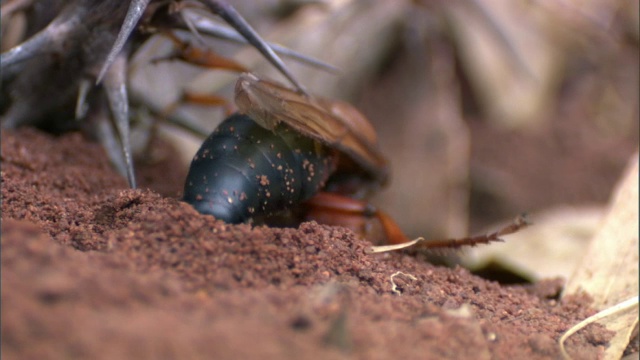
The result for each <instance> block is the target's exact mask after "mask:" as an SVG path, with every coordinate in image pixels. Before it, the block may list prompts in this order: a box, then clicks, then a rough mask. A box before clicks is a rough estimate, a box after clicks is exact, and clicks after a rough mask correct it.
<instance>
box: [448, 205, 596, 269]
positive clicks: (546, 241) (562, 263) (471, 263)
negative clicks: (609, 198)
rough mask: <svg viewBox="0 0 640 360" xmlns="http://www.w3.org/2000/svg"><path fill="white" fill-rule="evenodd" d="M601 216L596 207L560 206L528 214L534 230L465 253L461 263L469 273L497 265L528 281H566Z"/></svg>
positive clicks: (527, 230)
mask: <svg viewBox="0 0 640 360" xmlns="http://www.w3.org/2000/svg"><path fill="white" fill-rule="evenodd" d="M603 215H604V209H603V208H602V207H599V206H583V207H570V206H562V207H558V208H553V209H549V210H546V211H544V212H542V213H537V214H531V215H530V216H529V219H530V220H531V221H532V222H533V225H534V226H530V227H529V228H527V229H526V230H524V231H521V232H518V233H516V234H513V235H510V236H509V237H508V238H507V239H505V240H506V241H505V242H504V243H497V244H493V245H491V246H479V247H475V248H472V249H468V250H467V251H465V252H464V254H462V255H461V261H462V263H463V264H464V266H465V267H467V268H469V269H471V270H479V269H482V268H483V267H486V266H489V265H497V266H499V267H500V268H503V269H505V270H508V271H511V272H513V273H515V274H518V275H519V276H521V277H523V278H526V279H528V280H530V281H537V280H541V279H544V278H554V277H562V278H564V279H568V278H569V277H570V276H571V275H572V274H573V272H574V270H575V268H576V266H577V265H578V262H579V261H580V259H582V255H583V254H584V253H585V251H586V248H587V246H588V244H589V241H590V240H591V238H592V237H593V235H594V234H595V233H596V231H597V229H598V226H599V224H601V222H602V218H603ZM496 227H497V226H492V227H490V228H496Z"/></svg>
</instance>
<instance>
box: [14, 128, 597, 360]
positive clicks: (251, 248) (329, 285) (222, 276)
mask: <svg viewBox="0 0 640 360" xmlns="http://www.w3.org/2000/svg"><path fill="white" fill-rule="evenodd" d="M158 161H159V163H156V164H155V165H153V164H152V165H151V166H146V170H144V171H147V172H153V171H156V173H157V172H158V171H157V169H163V168H164V169H167V168H170V167H171V166H174V165H171V163H170V162H169V163H168V162H167V161H168V160H167V159H163V158H162V156H160V157H159V160H158ZM154 169H155V170H154ZM144 171H143V172H144ZM165 172H166V171H165ZM181 172H182V170H181V169H177V170H176V174H173V175H172V174H166V173H165V174H163V175H164V180H165V181H164V184H172V182H174V180H175V181H179V178H180V176H182V173H181ZM174 176H175V179H174V178H173V177H174ZM140 178H141V179H143V184H144V181H145V180H144V179H147V180H150V179H153V178H154V176H152V175H145V174H140ZM172 179H174V180H172ZM146 184H147V186H148V185H149V183H148V182H147V183H146ZM152 185H153V184H152ZM164 186H166V187H165V188H164V189H163V190H160V191H161V192H162V193H164V194H169V195H171V194H174V196H175V193H176V192H178V191H179V185H176V184H174V185H164ZM176 186H178V187H177V190H176ZM369 245H370V244H369V243H368V242H367V241H364V240H361V239H358V238H356V237H355V236H354V235H353V234H352V233H351V232H349V231H346V230H344V229H341V228H334V227H328V226H321V225H318V224H316V223H304V224H302V225H301V226H300V227H299V228H298V229H270V228H265V227H256V228H252V227H251V226H249V225H239V226H230V225H225V224H224V223H222V222H219V221H216V220H214V218H213V217H211V216H203V215H200V214H198V213H197V212H196V211H194V210H193V209H192V208H191V207H190V206H189V205H187V204H184V203H181V202H180V201H178V200H176V199H175V198H174V197H172V196H163V195H159V193H158V192H154V191H151V190H128V189H127V186H126V182H125V181H124V179H122V178H121V177H119V176H118V175H117V174H115V173H114V172H113V171H112V170H111V168H110V166H109V164H108V161H107V159H106V157H105V156H104V154H103V152H102V150H101V148H100V146H99V145H97V144H93V143H89V142H87V141H85V140H84V139H83V138H82V136H80V135H78V134H69V135H64V136H62V137H59V138H53V137H51V136H49V135H44V134H42V133H39V132H37V131H35V130H19V131H3V132H2V320H3V321H2V353H3V355H4V357H5V358H6V359H18V358H20V359H23V358H42V359H44V358H47V359H56V358H65V359H67V358H92V359H100V358H104V359H125V358H132V359H133V358H136V359H142V358H181V359H186V358H212V357H215V358H216V359H248V358H254V359H256V358H260V359H319V358H321V359H334V358H335V359H346V358H355V359H391V358H397V359H523V358H526V359H554V358H558V356H559V351H558V347H557V344H556V342H557V339H558V338H559V336H560V335H561V334H562V332H563V331H565V330H566V329H568V328H569V327H570V326H571V325H573V324H574V323H576V322H578V321H579V320H581V319H583V318H585V317H586V316H588V315H590V314H592V313H593V311H592V310H591V309H590V308H589V307H588V304H589V302H588V300H587V299H583V298H572V299H566V300H563V301H558V300H557V295H558V293H559V291H560V289H561V286H562V285H561V283H560V282H558V281H554V280H548V281H543V282H540V283H538V284H535V285H533V286H529V287H520V286H513V287H506V286H501V285H499V284H497V283H494V282H490V281H487V280H484V279H481V278H479V277H476V276H473V275H471V274H470V273H469V272H468V271H467V270H465V269H462V268H456V269H448V268H444V267H437V266H433V265H431V264H429V263H427V262H424V261H422V260H419V259H417V258H415V257H412V256H409V255H407V254H402V253H395V254H384V255H365V254H364V252H363V250H364V249H365V248H366V247H367V246H369ZM397 272H402V273H403V274H406V275H402V274H401V275H398V276H396V277H395V278H394V281H395V283H396V284H397V286H398V288H397V293H395V292H394V291H393V290H392V282H391V276H392V275H393V274H395V273H397ZM411 276H412V277H414V278H415V280H412V278H411ZM607 339H608V332H606V331H604V330H603V329H602V328H600V327H597V326H589V327H587V328H586V329H585V330H583V331H581V332H579V333H578V334H577V335H575V336H573V337H572V338H570V339H569V341H568V348H569V352H570V354H572V355H573V356H574V357H575V358H579V359H596V358H598V357H599V354H601V352H602V350H603V348H604V347H605V346H606V344H607Z"/></svg>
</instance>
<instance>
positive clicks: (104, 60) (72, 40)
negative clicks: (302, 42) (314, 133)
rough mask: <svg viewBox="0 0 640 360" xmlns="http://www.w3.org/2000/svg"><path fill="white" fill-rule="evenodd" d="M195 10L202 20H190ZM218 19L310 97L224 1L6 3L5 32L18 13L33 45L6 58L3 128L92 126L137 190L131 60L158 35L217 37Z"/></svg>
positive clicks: (0, 101)
mask: <svg viewBox="0 0 640 360" xmlns="http://www.w3.org/2000/svg"><path fill="white" fill-rule="evenodd" d="M193 10H196V11H199V12H200V14H201V15H199V17H198V18H194V17H192V16H190V14H191V12H190V11H193ZM203 11H205V12H206V13H204V14H203V13H202V12H203ZM214 14H215V15H218V16H220V17H222V18H223V19H224V20H225V21H226V22H227V23H228V24H229V25H231V26H232V27H233V28H234V29H235V30H236V31H237V32H238V33H239V34H240V35H242V37H244V39H246V41H247V42H248V43H250V44H251V45H253V46H254V47H255V48H256V49H258V50H259V51H260V52H261V53H262V54H263V55H264V56H265V57H266V58H267V59H268V60H269V61H270V62H271V63H272V64H273V65H274V66H275V67H276V68H277V69H278V70H279V71H280V72H281V73H282V74H283V75H284V76H285V77H286V78H287V79H288V80H289V81H291V82H292V84H294V86H295V87H296V88H297V89H298V90H299V91H302V92H304V89H303V88H302V86H301V85H300V84H299V83H298V82H297V81H296V79H295V78H294V77H293V76H292V75H291V74H290V73H289V71H288V70H287V68H286V67H285V66H284V64H283V62H282V61H281V60H280V58H279V57H278V55H276V53H275V52H274V51H273V50H272V48H271V46H270V45H269V44H267V43H266V42H264V41H263V40H262V39H261V38H260V36H259V35H258V34H257V33H256V31H254V30H253V29H252V28H251V26H250V25H249V24H248V23H247V22H246V21H245V20H244V19H243V18H242V16H241V15H240V14H238V13H237V11H235V9H234V8H233V7H231V6H230V5H229V4H227V3H225V2H224V1H217V0H200V1H186V0H185V1H161V0H131V1H127V0H105V1H103V0H73V1H59V0H56V1H48V0H47V1H44V0H7V1H4V0H3V1H2V19H3V24H2V26H3V30H6V29H5V27H4V25H5V20H6V19H7V21H6V23H10V21H9V20H11V17H12V16H14V15H15V16H16V17H18V15H22V18H24V19H26V23H27V25H26V30H25V31H24V38H25V39H26V40H24V41H23V42H22V43H19V44H17V45H16V46H14V47H13V48H11V49H9V50H7V51H6V52H3V53H2V54H1V55H0V68H1V69H2V71H1V72H0V73H1V75H0V77H1V81H2V93H0V95H1V96H0V111H2V116H1V120H2V126H3V127H4V128H14V127H18V126H25V125H32V126H38V127H41V128H45V129H48V130H54V131H66V130H69V129H70V128H71V129H76V128H78V127H84V128H86V130H88V132H89V133H91V134H92V135H94V136H96V137H97V138H98V139H99V140H100V141H101V142H102V143H103V145H104V146H105V148H106V150H107V153H108V154H109V157H110V158H111V161H112V162H113V163H114V165H116V168H118V170H119V171H120V172H121V173H123V175H126V176H127V178H128V180H129V184H130V186H131V187H135V186H136V181H135V176H134V168H133V159H132V154H131V145H130V142H129V133H130V125H129V113H130V110H129V96H128V91H127V76H128V62H129V59H130V57H131V55H132V54H133V52H134V51H135V50H136V49H137V48H138V47H139V46H140V44H142V42H143V41H144V40H146V39H147V38H148V37H150V36H151V35H153V34H154V33H157V32H164V31H167V30H173V29H182V30H183V31H191V32H192V33H193V34H195V35H196V37H198V36H200V35H199V32H202V33H205V34H212V35H216V32H215V29H216V28H215V27H212V26H211V25H212V22H211V21H210V20H209V19H207V18H206V16H209V17H211V16H213V15H214ZM202 15H204V16H205V17H204V18H203V16H202ZM205 20H208V21H205ZM5 33H6V32H5V31H3V35H4V34H5ZM74 118H75V119H76V120H83V121H82V122H80V121H74Z"/></svg>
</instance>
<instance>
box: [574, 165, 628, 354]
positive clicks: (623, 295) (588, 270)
mask: <svg viewBox="0 0 640 360" xmlns="http://www.w3.org/2000/svg"><path fill="white" fill-rule="evenodd" d="M638 216H639V211H638V154H636V155H635V156H634V157H633V160H632V161H631V164H630V165H629V167H628V169H627V171H626V172H625V175H624V177H623V180H622V182H621V183H620V184H619V185H618V187H617V188H616V191H615V192H614V196H613V198H612V201H611V207H610V210H609V213H608V214H607V216H606V218H605V220H604V223H603V224H602V227H601V228H600V230H599V231H598V232H597V234H596V236H595V237H594V238H593V240H592V242H591V244H590V245H589V248H588V249H587V252H586V254H585V256H584V257H583V259H582V264H581V265H580V266H579V267H578V269H577V270H576V272H575V273H574V274H573V276H572V277H571V278H570V279H569V282H568V283H567V286H566V288H565V292H564V294H563V295H568V294H576V293H579V292H586V293H587V294H589V295H590V296H591V297H592V298H593V300H594V303H593V306H594V307H595V308H596V309H598V310H604V309H607V308H610V307H613V306H615V305H617V304H619V303H622V302H624V301H626V300H628V299H631V298H634V297H635V298H637V297H638V293H639V282H638V273H639V269H638V267H639V263H638V261H639V256H638V246H639V244H638V233H639V232H640V226H639V223H638ZM637 322H638V308H637V306H636V307H633V308H632V311H626V312H622V313H620V314H618V316H610V317H606V318H604V319H603V320H602V321H600V322H599V323H601V324H603V325H604V326H606V327H607V328H608V329H610V330H613V331H615V332H616V335H615V337H614V338H613V339H612V340H611V342H610V345H609V347H608V348H607V350H606V353H605V354H606V356H605V358H606V359H619V358H620V357H621V356H622V353H623V351H624V349H625V348H626V347H627V345H628V343H629V338H630V336H631V333H632V332H633V330H634V327H635V326H636V324H637Z"/></svg>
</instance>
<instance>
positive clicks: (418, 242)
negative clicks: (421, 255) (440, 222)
mask: <svg viewBox="0 0 640 360" xmlns="http://www.w3.org/2000/svg"><path fill="white" fill-rule="evenodd" d="M528 225H531V223H530V222H528V221H527V219H526V216H525V214H522V215H520V216H518V217H517V218H515V220H513V222H512V223H511V224H509V225H507V226H505V227H503V228H502V229H500V230H498V231H496V232H493V233H490V234H485V235H478V236H472V237H465V238H459V239H444V240H443V239H440V240H425V239H424V238H422V237H419V238H417V239H415V240H412V241H408V242H406V243H403V244H396V245H382V246H371V247H369V248H367V249H365V253H367V254H375V253H381V252H387V251H394V250H402V249H406V248H409V247H414V248H418V249H441V248H448V249H453V248H461V247H463V246H476V245H480V244H489V243H492V242H499V241H504V240H502V238H501V236H504V235H509V234H513V233H515V232H517V231H519V230H520V229H522V228H524V227H526V226H528Z"/></svg>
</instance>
